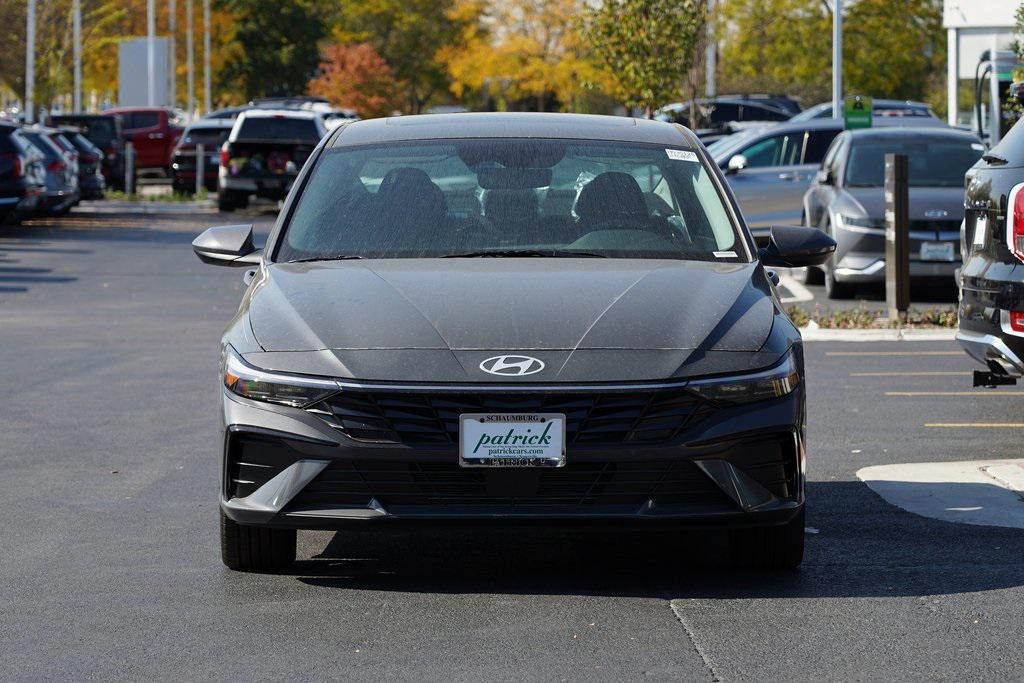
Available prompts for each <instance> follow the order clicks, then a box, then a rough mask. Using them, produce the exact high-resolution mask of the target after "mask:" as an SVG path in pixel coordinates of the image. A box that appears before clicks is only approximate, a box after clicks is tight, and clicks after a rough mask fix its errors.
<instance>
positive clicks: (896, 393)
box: [885, 391, 1024, 396]
mask: <svg viewBox="0 0 1024 683" xmlns="http://www.w3.org/2000/svg"><path fill="white" fill-rule="evenodd" d="M885 395H886V396H1024V391H887V392H885Z"/></svg>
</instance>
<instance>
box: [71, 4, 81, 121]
mask: <svg viewBox="0 0 1024 683" xmlns="http://www.w3.org/2000/svg"><path fill="white" fill-rule="evenodd" d="M71 11H72V15H71V25H72V35H73V40H74V45H73V46H72V50H73V51H74V55H75V92H74V96H73V98H72V99H73V101H74V103H73V107H74V110H75V111H76V112H80V111H82V0H75V2H74V4H73V6H72V10H71Z"/></svg>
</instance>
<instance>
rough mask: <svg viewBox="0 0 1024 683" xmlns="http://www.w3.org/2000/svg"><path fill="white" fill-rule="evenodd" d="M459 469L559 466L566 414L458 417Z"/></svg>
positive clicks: (562, 453)
mask: <svg viewBox="0 0 1024 683" xmlns="http://www.w3.org/2000/svg"><path fill="white" fill-rule="evenodd" d="M459 465H461V466H462V467H562V466H563V465H565V415H563V414H561V413H525V414H524V413H515V414H490V413H467V414H464V415H460V416H459Z"/></svg>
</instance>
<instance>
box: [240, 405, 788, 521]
mask: <svg viewBox="0 0 1024 683" xmlns="http://www.w3.org/2000/svg"><path fill="white" fill-rule="evenodd" d="M803 415H804V403H803V394H802V387H801V386H798V387H797V389H796V390H794V391H793V392H792V393H790V394H789V395H787V396H785V397H783V398H779V399H773V400H771V401H767V402H764V403H761V404H751V405H747V406H736V407H729V408H719V409H715V410H714V411H711V412H710V413H707V414H702V416H701V417H700V419H697V420H695V421H692V424H690V425H689V426H688V427H686V428H685V429H682V430H681V431H680V432H679V434H678V435H677V436H676V437H675V438H673V439H671V440H669V441H666V442H663V443H657V444H638V445H622V444H618V445H615V446H607V445H588V444H576V445H574V444H572V443H570V444H569V447H568V451H567V455H566V461H567V462H566V465H565V467H563V468H550V469H548V468H543V469H480V468H469V469H467V468H460V467H459V466H458V453H457V447H456V446H454V445H452V444H447V445H437V446H415V447H412V446H409V445H405V444H393V443H391V444H382V443H373V442H367V441H360V440H357V439H354V438H350V437H349V436H347V435H346V434H345V433H342V432H339V430H337V429H335V428H333V427H332V426H331V425H330V424H328V422H326V421H325V420H324V419H322V418H321V417H318V416H317V415H315V414H312V413H310V412H308V411H306V410H301V409H296V408H286V407H279V406H270V405H267V404H262V403H257V402H253V401H248V400H246V399H241V398H239V397H237V396H235V395H233V394H230V393H228V392H226V391H225V392H224V393H223V421H224V426H225V431H224V451H223V481H222V487H221V501H220V504H221V509H222V510H223V512H224V514H225V515H227V516H228V517H229V518H231V519H233V520H235V521H236V522H239V523H243V524H251V525H265V526H273V527H293V528H303V529H307V528H318V529H336V528H340V527H344V526H347V525H351V524H363V523H367V522H384V521H389V522H397V521H416V520H421V521H429V522H431V523H440V522H444V521H452V520H506V521H508V520H533V521H539V520H546V521H556V520H563V521H578V520H597V521H601V522H613V521H616V520H618V521H631V522H638V523H640V522H643V523H646V522H655V521H657V520H661V521H663V522H671V523H674V524H687V525H695V526H723V525H724V526H730V527H741V526H761V525H776V524H784V523H785V522H787V521H789V520H790V519H792V517H793V516H794V515H796V514H797V513H798V512H799V511H800V509H801V508H802V506H803V502H804V436H803V434H804V425H803ZM688 424H689V423H688Z"/></svg>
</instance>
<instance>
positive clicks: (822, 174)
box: [814, 168, 835, 185]
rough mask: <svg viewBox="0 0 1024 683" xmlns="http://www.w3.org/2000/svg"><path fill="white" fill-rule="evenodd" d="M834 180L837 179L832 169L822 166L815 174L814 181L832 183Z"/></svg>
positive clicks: (821, 183)
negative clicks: (833, 175)
mask: <svg viewBox="0 0 1024 683" xmlns="http://www.w3.org/2000/svg"><path fill="white" fill-rule="evenodd" d="M834 181H835V179H834V178H833V177H832V171H829V170H828V169H824V168H822V169H820V170H819V171H818V172H817V173H815V174H814V182H816V183H818V184H819V185H831V184H832V183H833V182H834Z"/></svg>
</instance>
